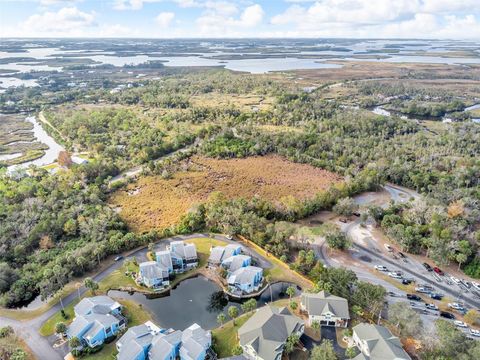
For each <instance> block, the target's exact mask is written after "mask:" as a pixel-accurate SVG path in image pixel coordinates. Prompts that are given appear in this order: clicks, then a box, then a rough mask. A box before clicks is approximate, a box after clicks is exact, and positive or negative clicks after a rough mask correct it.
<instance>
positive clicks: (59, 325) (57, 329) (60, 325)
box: [55, 322, 67, 335]
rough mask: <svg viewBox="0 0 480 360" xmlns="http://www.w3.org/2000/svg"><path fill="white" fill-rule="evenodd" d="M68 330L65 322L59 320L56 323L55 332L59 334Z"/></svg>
mask: <svg viewBox="0 0 480 360" xmlns="http://www.w3.org/2000/svg"><path fill="white" fill-rule="evenodd" d="M66 331H67V325H65V323H63V322H58V323H56V324H55V332H56V333H57V334H62V335H63V334H65V332H66Z"/></svg>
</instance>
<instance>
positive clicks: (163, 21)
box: [155, 12, 175, 29]
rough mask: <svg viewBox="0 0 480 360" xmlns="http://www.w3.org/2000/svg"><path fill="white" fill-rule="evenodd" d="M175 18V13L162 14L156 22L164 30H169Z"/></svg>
mask: <svg viewBox="0 0 480 360" xmlns="http://www.w3.org/2000/svg"><path fill="white" fill-rule="evenodd" d="M174 18H175V14H174V13H173V12H161V13H160V14H158V16H157V17H156V18H155V21H156V22H157V24H158V25H160V27H161V28H162V29H165V28H168V27H169V26H170V24H171V22H172V21H173V19H174Z"/></svg>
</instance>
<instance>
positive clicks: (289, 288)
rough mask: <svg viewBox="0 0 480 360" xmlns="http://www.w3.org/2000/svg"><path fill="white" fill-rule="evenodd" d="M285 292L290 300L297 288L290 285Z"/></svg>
mask: <svg viewBox="0 0 480 360" xmlns="http://www.w3.org/2000/svg"><path fill="white" fill-rule="evenodd" d="M285 293H286V294H287V295H288V296H289V297H290V300H292V296H293V295H295V288H294V287H293V286H289V287H288V288H287V290H286V291H285Z"/></svg>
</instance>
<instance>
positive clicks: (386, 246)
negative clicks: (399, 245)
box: [384, 244, 393, 252]
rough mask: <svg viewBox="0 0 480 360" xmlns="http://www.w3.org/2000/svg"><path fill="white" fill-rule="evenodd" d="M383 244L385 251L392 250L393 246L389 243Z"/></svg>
mask: <svg viewBox="0 0 480 360" xmlns="http://www.w3.org/2000/svg"><path fill="white" fill-rule="evenodd" d="M384 246H385V249H387V251H389V252H392V251H393V248H392V247H391V246H390V245H388V244H385V245H384Z"/></svg>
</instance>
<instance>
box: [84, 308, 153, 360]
mask: <svg viewBox="0 0 480 360" xmlns="http://www.w3.org/2000/svg"><path fill="white" fill-rule="evenodd" d="M115 300H117V301H118V302H119V303H120V304H122V305H123V306H124V310H123V314H124V315H125V316H126V318H127V319H128V324H127V326H128V327H132V326H136V325H140V324H143V323H145V322H146V321H148V320H151V319H152V316H151V314H150V313H149V312H148V311H147V310H146V309H144V308H143V307H142V306H141V305H140V304H137V303H136V302H134V301H131V300H124V299H115ZM118 338H120V336H119V337H117V339H118ZM117 339H115V340H114V341H112V342H111V343H110V344H106V345H105V346H104V347H103V349H102V350H100V351H99V352H97V353H95V354H91V355H86V356H83V357H82V358H81V359H86V360H114V359H115V358H116V353H117V348H116V347H115V343H116V342H117Z"/></svg>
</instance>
